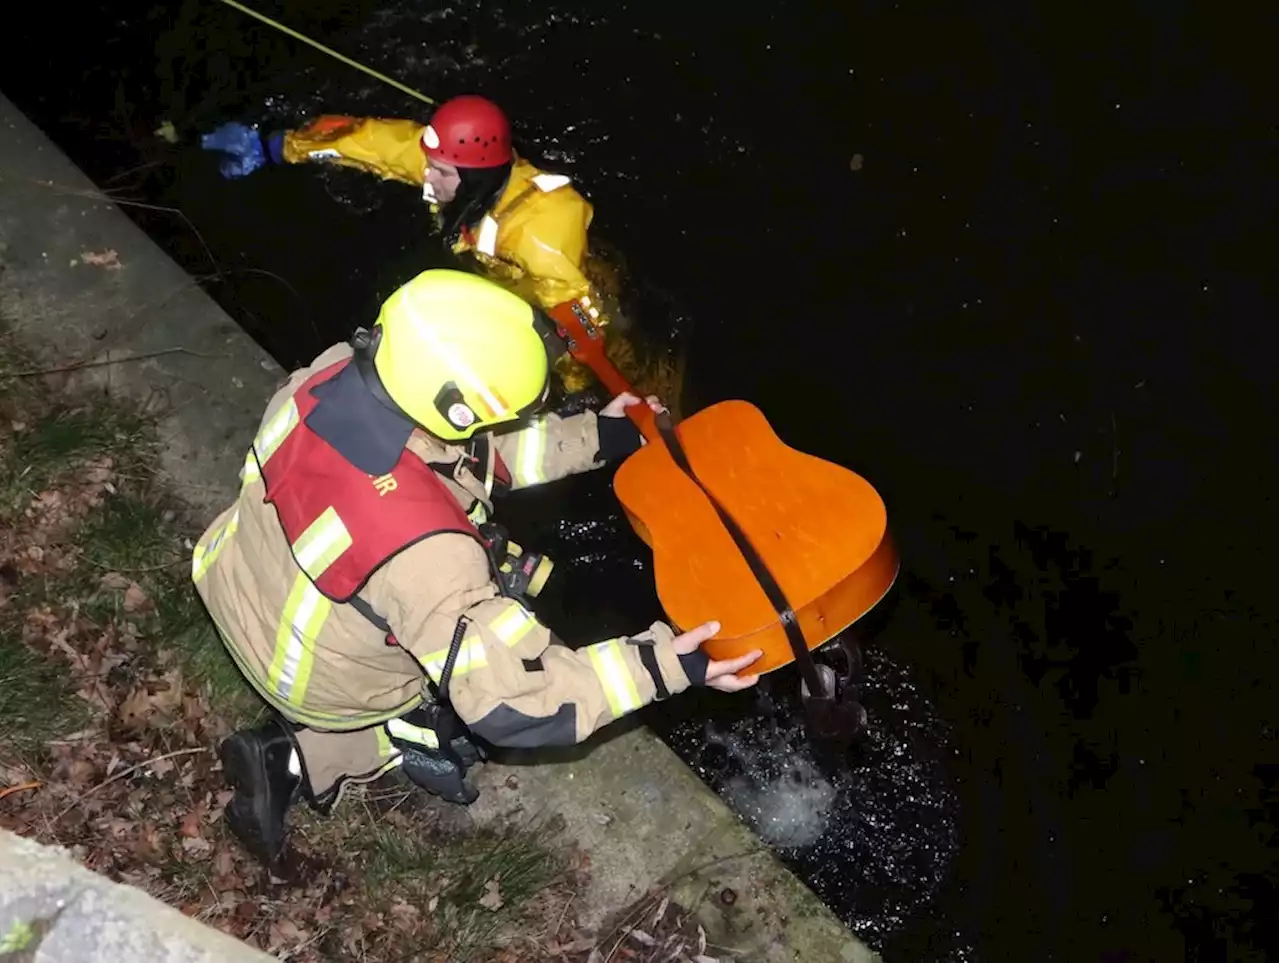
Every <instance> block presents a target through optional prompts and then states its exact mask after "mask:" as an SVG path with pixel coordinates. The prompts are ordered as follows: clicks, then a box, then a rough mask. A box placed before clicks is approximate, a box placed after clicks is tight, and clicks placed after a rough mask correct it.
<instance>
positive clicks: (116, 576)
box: [98, 572, 129, 592]
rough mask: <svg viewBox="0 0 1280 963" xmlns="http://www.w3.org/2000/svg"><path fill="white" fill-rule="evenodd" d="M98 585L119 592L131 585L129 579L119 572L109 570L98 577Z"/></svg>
mask: <svg viewBox="0 0 1280 963" xmlns="http://www.w3.org/2000/svg"><path fill="white" fill-rule="evenodd" d="M98 587H99V588H103V589H107V590H108V591H111V592H119V591H121V590H122V589H127V588H128V587H129V580H128V579H127V578H125V577H124V576H123V575H121V574H120V573H119V572H108V573H107V574H106V575H104V576H102V578H100V579H98Z"/></svg>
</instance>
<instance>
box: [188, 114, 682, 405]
mask: <svg viewBox="0 0 1280 963" xmlns="http://www.w3.org/2000/svg"><path fill="white" fill-rule="evenodd" d="M202 145H203V146H204V147H205V149H207V150H217V151H221V152H222V153H224V154H226V155H228V156H227V157H226V159H224V161H223V163H222V168H221V169H222V173H223V175H224V176H226V177H241V176H244V175H246V174H249V173H251V172H253V171H254V170H257V169H258V168H259V167H262V166H263V165H265V164H268V163H277V164H301V163H306V162H312V161H321V162H328V163H334V164H340V165H342V166H344V167H354V168H357V169H359V170H363V171H367V172H369V173H371V174H376V175H378V176H379V177H382V178H384V179H388V180H397V181H402V182H404V183H407V184H411V185H413V186H414V187H420V188H421V189H422V197H423V199H424V200H425V201H426V202H427V203H428V204H429V205H430V207H431V210H432V212H433V213H434V215H435V218H436V224H437V227H438V228H439V229H440V231H441V233H442V236H443V238H444V240H445V243H446V244H447V245H448V246H449V247H450V248H451V249H452V250H453V251H454V252H455V253H460V254H461V253H470V254H471V255H473V256H474V258H475V260H476V262H478V266H479V267H480V270H481V271H482V273H484V274H485V275H486V276H488V277H489V278H491V279H492V280H494V281H496V282H497V283H498V284H500V285H502V286H503V287H505V288H507V289H508V290H510V291H513V292H515V293H516V294H519V295H520V296H521V297H523V298H524V299H525V300H527V301H530V302H533V303H534V304H537V305H538V306H539V307H541V308H542V309H543V310H544V311H546V312H547V313H548V314H550V315H551V316H552V317H556V316H563V314H564V313H565V312H572V311H573V310H574V308H575V307H576V308H577V309H578V312H579V313H580V314H586V316H587V317H589V318H591V319H592V320H594V321H595V322H596V323H597V324H599V325H602V326H606V325H608V324H609V320H610V316H611V315H613V314H616V309H615V308H614V306H613V305H612V304H611V303H609V304H608V305H607V304H606V302H612V300H613V299H612V298H611V297H610V298H606V297H605V296H604V295H603V294H602V291H601V283H600V282H601V280H602V279H601V277H600V276H599V274H598V273H597V272H595V271H593V265H592V263H591V260H590V259H589V257H588V239H587V231H588V228H589V227H590V225H591V218H592V214H593V211H592V207H591V204H590V203H588V202H587V201H586V200H585V199H584V198H583V197H582V195H581V194H579V193H578V192H577V191H576V190H575V189H574V188H573V185H572V184H571V182H570V179H569V178H568V177H567V176H565V175H563V174H552V173H547V172H544V171H541V170H539V169H538V168H537V167H535V166H534V165H533V164H531V163H530V162H529V161H528V160H526V159H525V158H523V157H521V156H519V154H517V153H516V151H515V150H514V149H513V147H512V144H511V125H510V122H509V121H508V120H507V116H506V114H505V113H503V111H502V109H501V108H500V107H499V106H498V105H497V104H495V103H494V102H493V101H491V100H488V99H487V98H484V97H479V96H476V95H472V94H468V95H464V96H461V97H455V98H453V99H452V100H449V101H446V102H445V103H443V104H441V105H440V106H439V107H438V108H437V109H436V111H435V113H434V115H433V116H432V117H431V120H430V122H429V123H426V124H423V123H420V122H419V121H416V120H384V119H377V118H359V117H345V116H322V117H319V118H316V119H315V120H312V121H311V122H310V123H308V124H306V125H305V126H304V127H300V128H298V129H297V130H289V131H279V132H276V133H272V134H270V135H267V136H265V137H264V136H262V135H260V134H259V133H258V131H256V130H255V129H253V128H250V127H246V126H245V125H243V124H237V123H231V124H224V125H223V126H222V127H220V128H218V130H216V131H214V132H212V133H211V134H208V135H206V136H205V137H204V138H203V140H202ZM589 275H596V276H595V277H589ZM604 330H605V333H606V338H607V342H606V343H607V344H609V346H610V351H611V354H612V355H613V356H614V359H615V361H616V362H618V364H619V366H620V367H622V368H623V370H624V372H625V373H627V374H628V375H630V376H632V377H633V378H634V379H635V380H636V381H637V382H638V384H639V385H640V386H641V387H642V388H645V389H646V390H648V389H653V390H659V389H660V390H661V392H662V393H663V395H664V397H666V398H668V399H669V403H671V404H674V403H675V398H674V395H675V394H676V393H677V392H678V387H677V386H675V385H673V384H671V383H670V380H669V375H668V376H667V377H666V379H665V381H666V383H655V382H654V380H653V379H652V378H646V377H645V372H643V371H639V370H636V367H635V364H634V358H635V355H634V351H633V348H632V347H631V345H630V344H628V343H626V342H625V341H624V340H623V339H622V338H621V337H620V336H619V335H618V332H617V326H616V325H614V326H608V327H605V329H604ZM628 369H630V370H628ZM556 370H557V372H558V373H559V374H560V376H561V378H562V380H563V382H564V384H565V387H566V388H567V389H568V390H570V391H576V390H581V389H582V388H584V387H586V385H587V384H588V381H589V378H590V374H589V372H587V371H586V369H585V368H583V367H582V366H580V365H578V364H576V363H575V362H573V360H572V359H571V358H569V357H568V356H564V357H562V358H560V359H559V360H558V361H557V362H556Z"/></svg>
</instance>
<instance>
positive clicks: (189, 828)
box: [178, 806, 204, 838]
mask: <svg viewBox="0 0 1280 963" xmlns="http://www.w3.org/2000/svg"><path fill="white" fill-rule="evenodd" d="M203 819H204V807H202V806H197V807H196V808H195V809H193V810H191V811H190V812H189V813H187V814H186V815H185V816H183V817H182V821H181V822H180V823H178V832H180V833H182V835H184V836H190V837H192V838H195V837H197V836H199V835H200V822H201V821H202V820H203Z"/></svg>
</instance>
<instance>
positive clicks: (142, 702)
mask: <svg viewBox="0 0 1280 963" xmlns="http://www.w3.org/2000/svg"><path fill="white" fill-rule="evenodd" d="M153 711H154V710H153V708H152V704H151V696H150V695H148V694H147V687H146V686H144V685H140V686H138V687H137V688H135V689H134V690H133V691H132V692H130V693H129V694H128V695H127V696H125V698H124V701H123V702H121V703H120V708H119V710H117V712H116V716H117V717H118V718H119V719H120V724H121V725H122V726H124V727H125V728H126V729H141V728H142V727H143V726H145V725H146V723H147V720H148V719H150V718H151V714H152V712H153Z"/></svg>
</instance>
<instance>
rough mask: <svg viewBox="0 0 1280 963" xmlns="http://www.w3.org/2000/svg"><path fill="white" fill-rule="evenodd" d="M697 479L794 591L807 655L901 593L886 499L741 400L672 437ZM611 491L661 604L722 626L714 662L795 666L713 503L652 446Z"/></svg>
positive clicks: (685, 620) (685, 618) (671, 614)
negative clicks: (791, 442)
mask: <svg viewBox="0 0 1280 963" xmlns="http://www.w3.org/2000/svg"><path fill="white" fill-rule="evenodd" d="M675 431H676V435H677V437H678V438H679V439H680V442H681V445H682V446H683V448H684V450H685V453H686V455H687V457H688V459H689V463H690V466H691V467H692V469H693V472H694V474H695V475H696V476H697V477H698V481H699V482H701V484H702V486H705V488H706V490H707V491H708V492H710V493H711V494H712V495H714V496H715V498H716V500H717V501H718V502H719V503H720V505H721V507H722V508H723V509H724V510H725V511H726V512H727V513H728V514H729V515H730V516H731V517H732V518H733V520H734V521H736V522H737V524H738V527H739V528H740V529H741V530H742V531H743V532H744V533H745V534H746V536H747V538H748V539H749V540H750V542H751V544H752V546H753V547H754V548H755V551H756V553H757V554H758V555H759V556H760V557H761V558H762V559H763V561H764V563H765V565H766V566H767V567H768V569H769V572H770V573H771V574H772V575H773V577H774V579H775V580H776V581H777V583H778V585H779V586H780V587H781V588H782V590H783V592H784V593H785V594H786V597H787V600H788V601H789V602H790V603H791V607H792V609H793V611H794V612H795V613H796V616H797V621H798V622H799V625H800V629H801V631H802V632H803V634H804V637H805V642H806V644H807V645H808V647H809V649H810V650H813V649H815V648H817V647H818V646H820V645H822V644H823V643H824V642H826V641H828V640H830V639H831V638H833V637H835V636H836V635H837V634H839V633H840V632H842V631H843V630H844V629H846V628H848V627H849V626H850V625H852V624H853V623H854V622H856V621H857V620H858V619H860V618H861V617H862V616H864V615H865V614H867V612H869V611H870V610H871V609H872V608H874V607H875V605H876V603H877V602H879V601H880V600H881V599H882V598H883V597H884V596H885V594H886V593H887V592H888V591H889V589H890V588H891V587H892V586H893V583H894V581H895V580H896V578H897V575H898V554H897V550H896V549H895V548H894V545H893V542H892V540H891V538H890V536H889V531H888V517H887V513H886V511H885V506H884V502H883V501H882V500H881V498H880V496H879V495H878V494H877V493H876V490H875V489H874V488H872V487H871V485H870V484H868V483H867V481H866V480H865V479H863V478H862V477H860V476H859V475H857V474H855V473H854V472H851V471H849V470H848V469H846V468H842V467H840V466H839V465H835V464H832V463H831V462H828V461H824V460H822V459H821V458H815V457H814V456H812V455H807V454H804V453H803V452H800V451H796V450H795V449H794V448H789V447H787V446H786V445H785V444H783V442H782V441H781V439H779V438H778V436H777V435H776V434H775V433H774V431H773V429H772V428H771V427H770V426H769V423H768V421H767V420H766V419H765V417H764V415H763V414H762V413H761V411H760V410H759V409H758V408H756V407H755V406H754V405H752V404H749V403H748V402H745V401H724V402H721V403H719V404H716V405H712V406H711V407H709V408H706V409H704V410H702V411H700V412H698V413H697V414H695V415H693V416H692V417H690V418H688V419H687V420H685V421H683V422H681V423H680V424H679V425H678V426H677V427H676V429H675ZM614 491H615V492H616V494H617V496H618V501H619V502H620V503H621V504H622V507H623V509H624V510H625V511H626V514H627V517H628V519H629V520H630V521H631V523H632V525H633V526H634V527H635V529H636V532H637V533H638V534H639V535H640V537H641V538H642V539H644V541H645V542H646V543H647V544H648V545H649V547H650V548H652V549H653V567H654V579H655V582H656V584H657V591H658V598H659V600H660V601H661V602H662V607H663V609H664V610H665V611H666V613H667V617H668V618H669V619H670V620H671V622H672V623H673V624H674V625H675V626H678V627H680V628H681V629H689V628H692V627H694V626H695V625H699V624H701V623H703V622H707V621H710V620H712V619H715V620H716V621H718V622H719V623H720V632H719V633H718V634H717V635H716V637H715V638H713V639H711V640H709V641H708V642H706V643H705V644H704V646H703V648H704V649H705V650H706V652H707V654H708V655H710V656H711V657H712V658H713V659H729V658H733V657H735V656H738V655H742V654H744V653H746V652H749V651H751V650H752V649H760V650H761V651H763V653H764V655H763V656H762V657H761V658H760V660H759V662H757V663H756V665H754V666H752V668H751V669H750V671H751V672H761V673H764V672H772V671H773V670H775V669H778V668H781V667H782V666H784V665H787V664H788V663H790V662H792V661H794V658H795V656H794V654H793V652H792V650H791V646H790V645H789V644H788V641H787V636H786V633H785V631H784V629H783V626H782V621H781V619H780V618H779V616H778V613H777V612H776V611H775V610H774V608H773V606H772V605H771V604H770V602H769V599H768V597H767V596H766V595H765V593H764V590H763V589H762V588H761V587H760V583H759V582H758V581H757V579H756V577H755V576H754V574H753V573H752V571H751V569H750V567H749V566H748V564H747V562H746V560H745V559H744V557H743V555H742V553H741V552H740V551H739V550H738V547H737V546H736V545H735V544H734V541H733V538H732V537H731V536H730V534H729V532H728V531H727V530H726V529H725V527H724V525H723V524H722V523H721V521H720V518H719V516H718V515H717V513H716V510H715V508H714V507H713V506H712V504H711V502H710V501H709V500H708V499H707V497H706V495H705V494H704V492H703V489H702V488H700V487H699V485H698V483H697V482H694V481H693V480H692V479H691V478H689V476H688V475H686V474H685V473H684V471H682V470H681V468H680V467H679V466H678V465H677V464H676V462H675V461H674V460H673V459H672V457H671V455H670V454H669V453H668V452H667V451H666V450H665V446H664V445H663V443H662V442H661V441H660V440H650V441H649V444H647V445H646V446H645V447H644V448H641V449H640V450H639V451H638V452H636V453H635V454H633V455H632V456H631V457H630V458H628V459H627V461H626V462H625V463H623V465H622V466H621V467H619V469H618V471H617V474H616V475H615V476H614Z"/></svg>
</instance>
